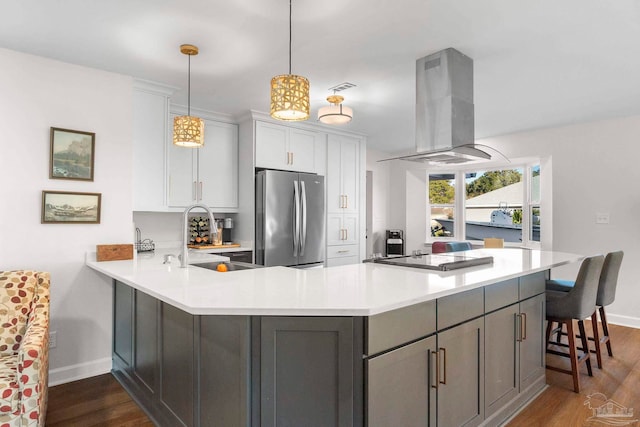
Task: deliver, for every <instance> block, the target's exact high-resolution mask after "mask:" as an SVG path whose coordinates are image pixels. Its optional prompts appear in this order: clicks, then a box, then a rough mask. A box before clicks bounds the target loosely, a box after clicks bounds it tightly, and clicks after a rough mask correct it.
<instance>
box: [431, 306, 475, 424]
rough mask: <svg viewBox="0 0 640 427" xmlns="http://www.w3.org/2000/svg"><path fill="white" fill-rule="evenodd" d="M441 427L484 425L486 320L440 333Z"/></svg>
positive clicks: (438, 365) (439, 393)
mask: <svg viewBox="0 0 640 427" xmlns="http://www.w3.org/2000/svg"><path fill="white" fill-rule="evenodd" d="M436 358H437V363H436V367H435V369H436V378H435V381H436V382H437V393H438V405H437V406H438V412H437V419H438V426H441V427H442V426H477V425H480V424H481V423H482V421H484V319H483V318H478V319H475V320H472V321H469V322H466V323H463V324H461V325H458V326H456V327H454V328H451V329H448V330H446V331H443V332H438V351H437V353H436Z"/></svg>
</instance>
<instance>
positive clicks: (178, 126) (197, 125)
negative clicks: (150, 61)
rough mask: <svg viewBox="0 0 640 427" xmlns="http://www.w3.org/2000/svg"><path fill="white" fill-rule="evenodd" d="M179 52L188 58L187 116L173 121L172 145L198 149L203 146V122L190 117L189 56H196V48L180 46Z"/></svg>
mask: <svg viewBox="0 0 640 427" xmlns="http://www.w3.org/2000/svg"><path fill="white" fill-rule="evenodd" d="M180 52H182V53H183V54H185V55H188V56H189V80H188V95H187V115H186V116H177V117H175V118H174V119H173V144H174V145H177V146H180V147H188V148H199V147H202V146H203V145H204V121H203V120H202V119H201V118H199V117H193V116H191V56H192V55H197V54H198V48H197V47H196V46H194V45H191V44H183V45H181V46H180Z"/></svg>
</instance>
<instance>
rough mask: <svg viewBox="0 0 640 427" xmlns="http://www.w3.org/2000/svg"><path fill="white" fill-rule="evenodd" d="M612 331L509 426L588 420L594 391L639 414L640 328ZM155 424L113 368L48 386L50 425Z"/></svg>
mask: <svg viewBox="0 0 640 427" xmlns="http://www.w3.org/2000/svg"><path fill="white" fill-rule="evenodd" d="M585 323H586V324H587V325H588V322H585ZM589 327H590V326H588V328H589ZM587 330H589V329H587ZM610 334H611V343H612V346H613V354H614V357H613V358H610V357H609V356H607V355H606V350H605V352H604V355H603V369H602V370H600V369H598V368H597V367H596V363H595V355H592V360H593V366H594V372H593V374H594V375H593V377H588V376H587V373H586V368H585V366H584V365H582V366H581V377H580V380H581V388H582V389H581V392H580V393H579V394H578V393H574V392H573V383H572V380H571V375H566V374H561V373H559V372H554V371H550V370H547V384H549V387H548V388H547V389H546V390H545V391H544V392H543V393H542V394H540V396H538V398H537V399H536V400H535V401H533V402H532V403H531V404H530V405H529V406H528V407H527V408H525V409H524V410H523V411H522V412H521V413H520V414H519V415H518V416H516V417H515V418H514V419H513V420H512V421H511V422H510V423H509V424H508V426H509V427H516V426H541V427H542V426H544V427H552V426H558V427H572V426H576V427H577V426H585V425H589V424H588V421H587V419H588V418H589V417H590V416H591V414H592V413H591V410H590V409H589V408H588V407H587V406H586V405H585V401H586V400H587V396H589V395H590V394H592V393H603V394H604V395H606V396H607V397H608V398H609V399H612V400H614V401H615V402H617V403H618V404H620V405H623V406H625V407H627V408H633V409H634V412H635V413H636V414H637V417H636V418H640V329H633V328H625V327H622V326H615V325H611V326H610ZM547 361H548V362H549V363H553V364H554V365H561V364H563V363H564V364H566V365H567V366H568V360H565V359H562V358H559V357H557V356H552V355H547ZM639 424H640V423H639ZM152 425H153V423H152V422H151V421H150V420H149V419H148V418H147V417H146V416H145V414H144V412H143V411H142V410H141V409H140V408H139V407H138V406H137V405H136V404H135V403H134V402H133V401H132V400H131V398H130V397H129V395H128V394H127V393H126V392H125V391H124V389H123V388H122V387H121V386H120V384H118V382H117V381H116V380H115V379H114V378H113V377H112V376H111V374H105V375H100V376H97V377H93V378H88V379H85V380H81V381H75V382H72V383H67V384H63V385H59V386H55V387H51V388H50V389H49V409H48V411H47V427H58V426H65V427H74V426H78V427H80V426H82V427H90V426H105V427H107V426H114V427H116V426H117V427H122V426H131V427H134V426H135V427H138V426H152Z"/></svg>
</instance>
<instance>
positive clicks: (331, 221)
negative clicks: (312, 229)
mask: <svg viewBox="0 0 640 427" xmlns="http://www.w3.org/2000/svg"><path fill="white" fill-rule="evenodd" d="M343 237H344V231H342V214H328V215H327V245H328V246H333V245H342V244H343V243H344V240H343Z"/></svg>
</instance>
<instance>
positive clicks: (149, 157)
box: [133, 80, 173, 211]
mask: <svg viewBox="0 0 640 427" xmlns="http://www.w3.org/2000/svg"><path fill="white" fill-rule="evenodd" d="M172 93H173V88H170V87H168V86H163V85H160V84H154V83H151V82H145V81H138V80H136V81H135V82H134V90H133V165H134V168H133V210H134V211H162V210H166V201H165V194H166V193H165V169H164V168H165V144H166V140H167V130H168V126H167V122H168V120H169V96H170V95H171V94H172Z"/></svg>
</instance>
